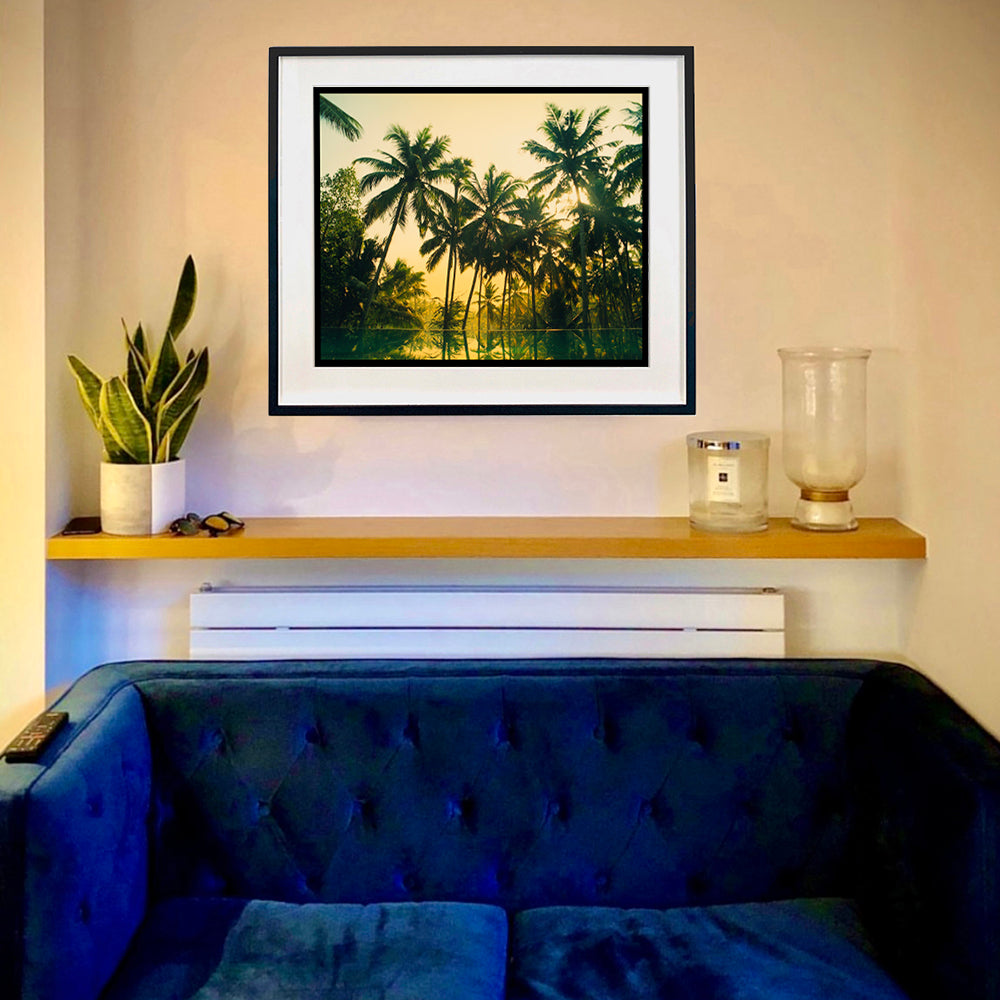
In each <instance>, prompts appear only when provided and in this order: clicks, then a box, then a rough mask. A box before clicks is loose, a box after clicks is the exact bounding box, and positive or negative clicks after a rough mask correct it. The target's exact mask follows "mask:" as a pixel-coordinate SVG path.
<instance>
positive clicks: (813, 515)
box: [792, 490, 858, 531]
mask: <svg viewBox="0 0 1000 1000" xmlns="http://www.w3.org/2000/svg"><path fill="white" fill-rule="evenodd" d="M792 527H793V528H800V529H801V530H803V531H857V530H858V519H857V518H856V517H855V516H854V507H853V506H852V504H851V501H850V499H848V496H847V490H836V491H834V490H830V491H827V492H821V491H820V490H802V495H801V496H800V497H799V500H798V502H797V503H796V505H795V514H794V516H793V517H792Z"/></svg>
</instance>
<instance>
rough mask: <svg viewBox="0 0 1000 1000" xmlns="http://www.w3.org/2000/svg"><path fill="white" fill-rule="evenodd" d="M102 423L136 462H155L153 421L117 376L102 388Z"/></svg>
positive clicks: (113, 439) (116, 442)
mask: <svg viewBox="0 0 1000 1000" xmlns="http://www.w3.org/2000/svg"><path fill="white" fill-rule="evenodd" d="M100 413H101V423H102V424H103V426H104V428H105V429H106V431H107V433H108V434H109V435H110V437H111V439H112V441H113V442H114V444H115V445H116V446H117V447H118V448H120V449H121V451H123V452H124V453H125V454H126V455H128V456H129V457H130V458H131V459H132V460H133V461H134V462H140V463H141V462H151V461H152V460H153V446H152V443H153V441H152V439H153V435H152V431H151V429H150V426H149V421H148V420H146V418H145V417H144V416H143V415H142V412H141V411H140V409H139V407H138V406H137V405H136V402H135V400H134V399H133V398H132V394H131V393H130V392H129V391H128V386H127V385H125V383H124V381H122V379H121V378H119V377H118V376H117V375H116V376H115V377H114V378H112V379H108V381H107V382H105V383H104V385H103V386H101V397H100Z"/></svg>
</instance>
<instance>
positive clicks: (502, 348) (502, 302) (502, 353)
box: [500, 271, 510, 358]
mask: <svg viewBox="0 0 1000 1000" xmlns="http://www.w3.org/2000/svg"><path fill="white" fill-rule="evenodd" d="M509 273H510V272H509V271H504V273H503V291H502V292H501V293H500V357H501V358H505V357H507V351H506V348H505V345H504V340H503V311H504V306H505V305H507V277H508V275H509Z"/></svg>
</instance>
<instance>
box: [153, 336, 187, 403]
mask: <svg viewBox="0 0 1000 1000" xmlns="http://www.w3.org/2000/svg"><path fill="white" fill-rule="evenodd" d="M180 370H181V363H180V359H179V358H178V357H177V349H176V348H175V347H174V338H173V336H172V334H170V333H167V334H165V335H164V337H163V342H162V343H161V344H160V349H159V351H158V352H157V354H156V358H155V359H154V361H153V363H152V365H150V368H149V374H148V375H147V376H146V401H147V406H149V407H152V408H155V407H157V406H159V403H160V400H161V399H162V398H163V393H164V392H165V391H166V388H167V386H168V385H170V383H171V382H173V380H174V379H175V378H176V377H177V373H178V372H179V371H180Z"/></svg>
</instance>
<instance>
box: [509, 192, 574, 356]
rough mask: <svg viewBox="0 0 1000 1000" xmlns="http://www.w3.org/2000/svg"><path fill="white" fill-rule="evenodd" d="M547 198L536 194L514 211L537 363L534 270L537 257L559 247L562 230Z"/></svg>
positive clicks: (526, 196) (530, 194) (533, 352)
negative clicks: (523, 257)
mask: <svg viewBox="0 0 1000 1000" xmlns="http://www.w3.org/2000/svg"><path fill="white" fill-rule="evenodd" d="M548 201H549V199H548V198H543V197H542V196H541V194H539V193H538V191H531V192H530V193H529V194H526V195H524V196H523V197H521V198H518V200H517V204H516V205H515V208H514V211H515V212H516V213H517V219H518V221H519V222H520V224H521V247H522V249H523V250H524V251H525V255H526V257H527V268H526V269H525V267H524V265H523V264H522V265H521V268H520V270H521V272H522V273H523V274H525V277H527V279H528V284H529V286H530V287H531V330H532V357H533V358H534V359H535V360H536V361H537V360H538V308H537V306H536V303H535V284H536V274H535V271H536V267H537V263H538V257H539V255H540V254H541V253H542V252H543V251H544V250H547V249H556V248H558V247H559V246H561V244H562V239H563V230H562V227H561V226H560V225H559V221H558V220H557V219H556V218H555V217H554V216H552V215H550V214H549V212H548V207H547V206H548Z"/></svg>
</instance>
